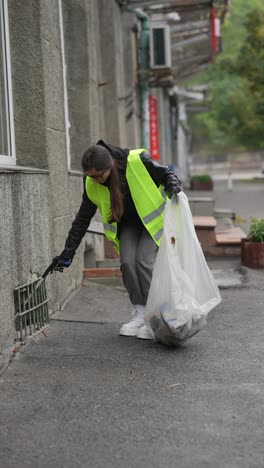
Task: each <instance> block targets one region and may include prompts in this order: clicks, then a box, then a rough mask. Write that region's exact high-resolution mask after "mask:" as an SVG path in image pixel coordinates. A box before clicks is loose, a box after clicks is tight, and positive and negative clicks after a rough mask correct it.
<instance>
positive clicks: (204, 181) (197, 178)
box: [190, 174, 213, 190]
mask: <svg viewBox="0 0 264 468" xmlns="http://www.w3.org/2000/svg"><path fill="white" fill-rule="evenodd" d="M190 182H191V184H190V189H191V190H213V179H212V177H211V176H210V175H209V174H201V175H193V176H192V177H191V181H190Z"/></svg>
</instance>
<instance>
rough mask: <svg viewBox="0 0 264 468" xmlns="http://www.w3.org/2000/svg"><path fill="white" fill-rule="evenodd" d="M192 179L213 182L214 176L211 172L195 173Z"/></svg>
mask: <svg viewBox="0 0 264 468" xmlns="http://www.w3.org/2000/svg"><path fill="white" fill-rule="evenodd" d="M191 181H193V182H212V177H211V176H210V175H209V174H200V175H193V176H192V177H191Z"/></svg>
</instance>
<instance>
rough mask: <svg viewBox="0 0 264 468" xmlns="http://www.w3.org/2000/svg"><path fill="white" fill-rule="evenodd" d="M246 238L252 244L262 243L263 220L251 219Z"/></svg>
mask: <svg viewBox="0 0 264 468" xmlns="http://www.w3.org/2000/svg"><path fill="white" fill-rule="evenodd" d="M248 238H249V240H251V241H252V242H264V219H263V218H251V221H250V225H249V231H248Z"/></svg>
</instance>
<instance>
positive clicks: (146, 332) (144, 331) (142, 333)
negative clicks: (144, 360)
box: [137, 325, 155, 340]
mask: <svg viewBox="0 0 264 468" xmlns="http://www.w3.org/2000/svg"><path fill="white" fill-rule="evenodd" d="M137 338H141V339H142V340H154V339H155V338H154V335H153V333H152V332H151V330H150V329H149V327H147V325H143V326H142V327H140V329H139V332H138V335H137Z"/></svg>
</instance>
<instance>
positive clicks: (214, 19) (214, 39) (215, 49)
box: [211, 8, 217, 61]
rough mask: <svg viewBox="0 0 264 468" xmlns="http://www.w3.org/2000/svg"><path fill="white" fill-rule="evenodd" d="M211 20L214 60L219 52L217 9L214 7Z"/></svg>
mask: <svg viewBox="0 0 264 468" xmlns="http://www.w3.org/2000/svg"><path fill="white" fill-rule="evenodd" d="M211 22H212V26H211V29H212V55H213V61H214V60H215V54H216V52H217V38H216V9H215V8H212V12H211Z"/></svg>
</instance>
